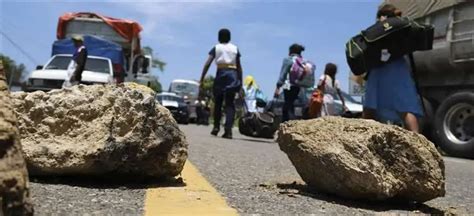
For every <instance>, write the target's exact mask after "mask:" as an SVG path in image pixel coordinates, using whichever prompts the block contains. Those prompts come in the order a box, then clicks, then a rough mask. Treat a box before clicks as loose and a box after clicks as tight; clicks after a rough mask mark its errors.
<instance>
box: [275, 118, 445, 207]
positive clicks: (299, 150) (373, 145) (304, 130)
mask: <svg viewBox="0 0 474 216" xmlns="http://www.w3.org/2000/svg"><path fill="white" fill-rule="evenodd" d="M278 143H279V145H280V149H281V150H282V151H284V152H285V153H286V154H287V155H288V157H289V158H290V160H291V162H292V163H293V165H294V166H295V167H296V170H297V171H298V173H299V174H300V176H301V177H302V179H303V180H304V181H305V182H306V183H307V184H308V185H309V186H310V187H313V188H314V189H316V190H319V191H322V192H326V193H330V194H335V195H338V196H342V197H345V198H351V199H368V200H385V199H391V198H394V199H402V200H409V201H418V202H424V201H427V200H431V199H434V198H436V197H439V196H444V194H445V188H444V186H445V176H444V162H443V159H442V157H441V155H440V154H439V153H438V151H437V150H436V148H435V147H434V145H433V144H432V143H431V142H429V141H428V140H427V139H426V138H425V137H423V136H422V135H419V134H416V133H412V132H409V131H407V130H404V129H402V128H400V127H397V126H390V125H384V124H380V123H378V122H375V121H371V120H362V119H344V118H339V117H326V118H319V119H315V120H308V121H290V122H288V123H285V124H283V125H282V126H281V127H280V131H279V136H278Z"/></svg>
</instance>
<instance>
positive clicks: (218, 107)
mask: <svg viewBox="0 0 474 216" xmlns="http://www.w3.org/2000/svg"><path fill="white" fill-rule="evenodd" d="M235 94H236V92H234V91H227V92H225V93H223V94H222V93H220V94H214V100H215V104H214V127H215V128H219V124H220V122H221V117H222V104H223V103H224V102H225V128H226V129H231V128H232V126H233V125H234V116H235V105H234V99H235ZM224 100H225V101H224Z"/></svg>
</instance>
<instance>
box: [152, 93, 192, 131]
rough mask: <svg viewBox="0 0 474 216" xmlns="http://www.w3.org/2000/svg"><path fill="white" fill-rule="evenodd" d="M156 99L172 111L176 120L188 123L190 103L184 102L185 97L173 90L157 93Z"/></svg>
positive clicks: (180, 122)
mask: <svg viewBox="0 0 474 216" xmlns="http://www.w3.org/2000/svg"><path fill="white" fill-rule="evenodd" d="M156 100H157V101H158V103H160V104H161V105H162V106H164V107H166V108H167V109H168V110H169V111H170V112H171V114H172V115H173V118H174V119H175V120H176V122H178V123H179V124H188V122H189V112H188V105H187V104H186V103H185V102H184V99H183V97H181V96H179V95H177V94H176V93H172V92H162V93H159V94H157V95H156Z"/></svg>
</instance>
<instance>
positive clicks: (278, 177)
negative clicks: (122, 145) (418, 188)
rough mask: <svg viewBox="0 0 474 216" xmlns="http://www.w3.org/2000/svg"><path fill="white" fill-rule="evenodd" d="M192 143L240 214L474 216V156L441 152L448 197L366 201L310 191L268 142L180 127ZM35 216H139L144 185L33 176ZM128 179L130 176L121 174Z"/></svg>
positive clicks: (204, 169) (193, 153)
mask: <svg viewBox="0 0 474 216" xmlns="http://www.w3.org/2000/svg"><path fill="white" fill-rule="evenodd" d="M181 129H182V130H183V131H184V132H185V133H186V135H187V138H188V141H189V143H190V149H189V154H190V161H191V162H192V163H193V164H194V165H195V166H196V167H197V168H198V169H199V170H200V172H201V173H202V174H203V175H204V176H205V177H206V178H207V180H208V181H209V182H210V183H211V184H212V185H213V186H214V187H215V188H216V189H217V190H218V191H219V192H220V193H221V194H222V195H223V196H224V197H225V198H226V199H227V202H228V203H229V204H230V205H231V206H232V207H234V208H235V209H237V210H238V211H239V212H240V213H243V214H278V215H288V214H296V213H299V214H351V215H367V214H373V213H376V212H395V213H397V212H398V213H405V212H407V211H411V212H423V213H434V214H441V213H454V214H474V184H473V183H472V181H473V179H474V161H472V160H463V159H454V158H445V162H446V175H447V184H446V189H447V194H446V197H443V198H438V199H436V200H433V201H430V202H427V203H426V204H423V205H407V204H386V203H365V202H357V201H348V200H344V199H338V198H336V197H333V196H328V195H324V194H314V193H309V192H308V191H307V189H306V187H305V185H304V183H303V182H302V180H301V178H300V177H299V176H298V174H297V173H296V170H295V169H294V167H293V166H292V165H291V163H290V161H289V160H288V158H287V157H286V155H285V154H284V153H283V152H281V151H280V150H279V148H278V145H277V144H276V143H275V142H273V141H272V140H262V139H252V138H246V137H243V136H240V135H238V133H237V132H235V134H234V136H235V139H234V140H225V139H221V138H217V137H211V136H210V135H209V131H210V128H208V127H203V126H195V125H189V126H181ZM32 180H33V182H32V183H31V194H32V197H33V201H34V203H35V208H36V213H37V215H50V214H52V213H53V214H55V215H79V214H80V215H84V214H89V215H141V214H143V212H144V202H145V194H146V189H147V188H148V187H149V186H148V185H147V184H145V183H132V184H129V183H127V184H124V183H120V182H118V183H117V182H116V183H114V184H110V183H108V182H97V181H96V180H94V179H88V178H87V179H71V178H69V179H65V178H60V179H57V178H55V179H36V178H32ZM127 182H128V180H127Z"/></svg>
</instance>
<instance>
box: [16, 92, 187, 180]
mask: <svg viewBox="0 0 474 216" xmlns="http://www.w3.org/2000/svg"><path fill="white" fill-rule="evenodd" d="M12 96H13V101H14V106H15V111H16V113H17V115H18V118H19V121H18V122H19V129H20V132H21V141H22V145H23V151H24V153H25V158H26V161H27V163H28V169H29V170H30V173H31V174H32V175H101V176H110V175H125V176H127V175H128V176H132V177H138V176H143V177H174V176H176V175H178V174H180V173H181V170H182V169H183V166H184V163H185V161H186V159H187V156H188V154H187V147H188V144H187V142H186V140H185V136H184V134H183V133H182V132H181V131H180V130H179V128H178V125H177V123H176V121H175V120H174V119H173V117H172V116H171V113H170V112H169V111H168V110H167V109H166V108H164V107H162V106H160V105H159V104H158V103H157V102H156V101H155V99H154V94H153V91H152V90H151V89H149V88H147V87H145V86H141V85H138V84H133V83H126V84H122V85H92V86H84V85H79V86H74V87H72V88H67V89H60V90H52V91H50V92H47V93H45V92H42V91H36V92H32V93H25V92H20V93H14V94H12ZM109 174H110V175H109Z"/></svg>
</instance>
